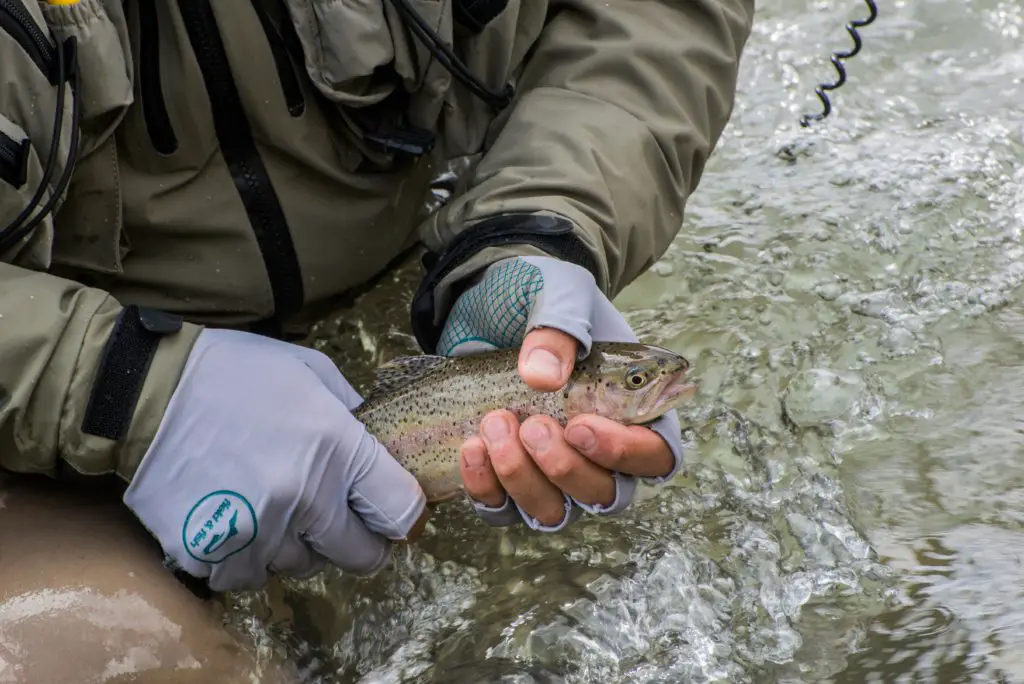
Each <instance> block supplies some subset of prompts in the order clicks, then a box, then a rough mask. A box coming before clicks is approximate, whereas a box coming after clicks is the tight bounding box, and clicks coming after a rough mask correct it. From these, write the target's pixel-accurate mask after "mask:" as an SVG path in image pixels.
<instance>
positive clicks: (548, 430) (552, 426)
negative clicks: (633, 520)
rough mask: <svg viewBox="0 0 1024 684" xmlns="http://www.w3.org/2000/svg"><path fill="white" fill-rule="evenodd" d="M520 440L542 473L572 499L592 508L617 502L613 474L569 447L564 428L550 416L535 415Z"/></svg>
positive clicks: (521, 432) (526, 422)
mask: <svg viewBox="0 0 1024 684" xmlns="http://www.w3.org/2000/svg"><path fill="white" fill-rule="evenodd" d="M519 437H520V438H521V439H522V442H523V444H524V445H525V446H526V448H527V450H528V451H529V452H530V455H531V456H533V460H534V462H535V463H536V464H537V466H538V467H540V470H541V472H543V473H544V475H545V476H546V477H547V479H548V480H549V481H550V482H552V483H553V484H554V485H555V486H557V487H558V488H559V489H561V490H562V491H563V492H565V493H566V494H568V495H569V496H571V497H572V498H574V499H576V500H577V501H580V502H582V503H585V504H588V505H592V506H595V505H596V506H610V505H611V504H612V503H613V502H614V501H615V479H614V478H613V477H612V474H611V472H609V471H608V470H606V469H604V468H602V467H601V466H599V465H597V464H596V463H594V462H593V461H590V460H588V459H587V458H586V457H584V456H582V455H581V454H580V453H579V452H578V451H576V449H574V448H573V447H572V446H571V445H569V444H568V443H567V442H566V441H565V439H564V437H563V433H562V426H561V425H559V424H558V422H557V421H555V419H554V418H551V417H549V416H532V417H530V418H528V419H526V421H524V422H523V425H522V427H520V428H519Z"/></svg>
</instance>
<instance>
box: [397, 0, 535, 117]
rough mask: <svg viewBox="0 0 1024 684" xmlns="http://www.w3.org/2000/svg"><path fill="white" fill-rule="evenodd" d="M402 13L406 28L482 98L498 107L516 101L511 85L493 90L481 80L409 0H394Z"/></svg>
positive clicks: (453, 74) (445, 66) (503, 106)
mask: <svg viewBox="0 0 1024 684" xmlns="http://www.w3.org/2000/svg"><path fill="white" fill-rule="evenodd" d="M391 4H392V5H394V7H395V9H396V10H397V11H398V13H399V15H401V17H402V18H403V19H404V20H405V22H406V27H407V28H408V29H409V30H410V31H412V32H413V33H414V34H415V35H416V37H417V38H419V39H420V42H422V43H423V45H424V46H425V47H426V48H427V50H429V51H430V54H432V55H433V56H434V58H435V59H436V60H437V61H438V62H440V63H441V66H443V67H444V68H445V70H447V71H448V73H450V74H451V75H452V76H454V77H455V78H456V79H458V80H459V81H460V82H462V84H463V85H465V86H466V87H467V88H469V90H470V91H471V92H472V93H473V94H474V95H476V96H477V97H478V98H480V99H481V100H483V101H484V102H486V103H488V104H489V105H491V106H492V107H494V108H495V109H499V110H500V109H504V108H505V107H507V106H508V104H509V103H510V102H512V98H513V97H514V95H515V90H514V89H513V88H512V85H511V84H506V85H505V87H504V89H502V90H501V91H497V90H491V89H490V88H488V87H487V85H486V84H484V83H483V82H481V81H480V79H478V78H477V77H476V76H474V75H473V72H472V71H470V70H469V67H467V66H466V65H465V63H463V61H462V60H460V59H459V58H458V56H456V54H455V53H454V52H452V50H451V48H449V47H448V46H447V45H445V44H444V41H443V40H441V37H440V36H439V35H437V33H435V32H434V29H432V28H430V25H429V24H428V23H427V22H426V21H425V20H424V19H423V17H421V16H420V15H419V13H418V12H417V11H416V10H415V9H414V8H413V7H412V6H411V5H410V4H409V0H391Z"/></svg>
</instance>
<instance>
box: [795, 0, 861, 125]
mask: <svg viewBox="0 0 1024 684" xmlns="http://www.w3.org/2000/svg"><path fill="white" fill-rule="evenodd" d="M864 4H866V5H867V6H868V10H869V12H870V14H869V15H868V18H867V19H860V20H857V21H851V22H850V23H849V24H847V25H846V32H847V33H849V34H850V37H851V38H853V49H852V50H848V51H846V52H833V53H832V65H833V66H834V67H835V68H836V73H838V74H839V78H838V79H836V80H835V82H833V83H819V84H818V87H817V88H815V89H814V92H815V93H816V94H817V95H818V99H819V100H821V106H822V110H821V112H820V113H819V114H806V115H804V117H803V118H802V119H800V125H801V126H804V127H807V126H810V125H811V122H812V121H821V120H822V119H824V118H825V117H826V116H828V115H829V113H830V112H831V111H832V101H831V100H830V99H829V97H828V91H830V90H835V89H837V88H840V87H842V85H843V84H844V83H846V66H845V65H844V64H843V60H846V59H850V58H851V57H855V56H856V55H857V53H859V52H860V49H861V46H862V43H861V39H860V32H859V31H858V30H857V29H859V28H862V27H864V26H867V25H868V24H871V23H872V22H874V21H875V19H877V18H878V7H877V6H876V5H875V0H864Z"/></svg>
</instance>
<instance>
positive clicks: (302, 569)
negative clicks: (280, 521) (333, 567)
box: [269, 535, 326, 579]
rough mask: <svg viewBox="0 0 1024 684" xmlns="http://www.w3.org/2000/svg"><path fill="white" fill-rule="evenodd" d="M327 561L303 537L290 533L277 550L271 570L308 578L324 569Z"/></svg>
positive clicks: (299, 577)
mask: <svg viewBox="0 0 1024 684" xmlns="http://www.w3.org/2000/svg"><path fill="white" fill-rule="evenodd" d="M325 561H326V559H325V558H324V557H323V556H321V555H320V554H318V553H316V552H315V551H313V549H312V548H311V547H310V546H309V544H307V543H306V542H305V541H304V540H303V539H301V538H299V537H294V536H291V535H289V536H288V537H287V538H286V539H285V540H284V542H283V543H282V544H281V546H280V548H279V549H278V550H277V555H276V556H274V560H273V561H271V563H270V567H269V570H270V571H271V572H273V573H276V574H279V575H287V576H288V577H294V578H296V579H306V578H307V577H312V576H313V575H315V574H317V573H318V572H320V571H321V570H323V568H324V565H326V563H325Z"/></svg>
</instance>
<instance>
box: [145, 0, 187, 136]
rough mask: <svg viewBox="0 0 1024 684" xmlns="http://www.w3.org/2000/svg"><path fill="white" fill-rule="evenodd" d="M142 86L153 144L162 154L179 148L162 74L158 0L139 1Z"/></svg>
mask: <svg viewBox="0 0 1024 684" xmlns="http://www.w3.org/2000/svg"><path fill="white" fill-rule="evenodd" d="M138 8H139V81H140V83H139V87H140V89H141V91H142V118H143V120H144V121H145V122H146V132H147V133H149V140H150V142H152V143H153V147H154V148H155V149H156V151H157V152H159V153H160V154H165V155H166V154H173V153H174V151H175V150H177V149H178V137H177V136H176V135H175V134H174V127H173V126H172V125H171V117H170V115H169V114H168V113H167V102H166V100H164V88H163V81H162V80H161V74H160V27H159V24H158V23H157V13H156V0H139V3H138Z"/></svg>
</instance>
